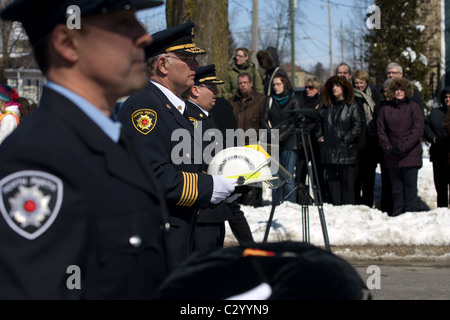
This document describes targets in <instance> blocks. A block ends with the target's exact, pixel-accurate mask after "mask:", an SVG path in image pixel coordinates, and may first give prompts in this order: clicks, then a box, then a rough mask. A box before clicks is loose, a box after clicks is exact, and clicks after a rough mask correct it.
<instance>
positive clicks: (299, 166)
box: [295, 78, 328, 204]
mask: <svg viewBox="0 0 450 320" xmlns="http://www.w3.org/2000/svg"><path fill="white" fill-rule="evenodd" d="M322 88H323V85H322V83H321V82H320V81H319V80H318V79H316V78H310V79H308V80H306V82H305V90H304V91H302V92H301V93H300V94H298V98H299V101H300V109H301V110H305V111H309V114H307V116H304V117H303V118H302V119H303V121H304V122H305V123H306V124H307V127H306V128H307V130H306V131H307V132H305V133H306V134H307V135H306V136H305V138H307V136H308V135H309V138H310V139H311V145H312V150H313V154H311V148H310V147H309V146H308V145H307V146H306V148H305V147H304V146H303V143H302V139H301V138H300V137H299V138H298V157H297V163H296V174H295V179H296V182H297V184H300V185H305V184H306V178H307V176H308V166H309V165H313V163H314V164H315V169H316V171H317V178H318V181H314V182H315V183H316V184H318V186H319V189H320V192H321V195H322V199H323V201H325V202H327V201H328V196H327V193H328V191H327V186H326V181H325V174H324V172H325V170H324V167H323V164H322V155H321V153H320V145H319V141H318V138H319V136H320V135H321V130H322V129H321V127H320V120H319V119H318V117H317V116H318V114H319V113H320V110H322V109H323V108H324V106H323V101H322ZM311 112H313V113H311ZM300 125H301V124H300ZM300 125H297V126H300ZM305 151H306V154H305ZM306 156H308V160H309V162H310V163H308V162H307V161H306ZM313 160H314V162H313ZM312 169H314V168H312ZM309 178H310V179H311V177H309ZM300 192H301V189H299V193H298V194H297V202H298V203H299V204H302V203H301V202H302V201H303V200H304V199H302V194H301V193H300Z"/></svg>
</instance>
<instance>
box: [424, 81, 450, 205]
mask: <svg viewBox="0 0 450 320" xmlns="http://www.w3.org/2000/svg"><path fill="white" fill-rule="evenodd" d="M440 100H441V105H440V106H439V107H438V108H434V109H433V110H431V112H430V114H429V115H428V117H426V118H425V128H424V137H425V139H426V140H427V141H428V142H430V143H431V146H430V161H431V162H432V163H433V179H434V186H435V188H436V193H437V206H438V207H443V208H447V207H448V205H449V193H448V191H449V184H450V164H449V163H448V153H449V151H450V136H448V135H447V134H446V133H445V131H444V120H445V115H446V113H447V110H448V109H449V108H450V88H445V89H444V90H442V91H441V94H440Z"/></svg>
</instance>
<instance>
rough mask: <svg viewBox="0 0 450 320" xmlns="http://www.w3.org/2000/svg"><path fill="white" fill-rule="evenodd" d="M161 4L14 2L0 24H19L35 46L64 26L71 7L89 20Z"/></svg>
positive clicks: (142, 0)
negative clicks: (4, 21) (98, 15)
mask: <svg viewBox="0 0 450 320" xmlns="http://www.w3.org/2000/svg"><path fill="white" fill-rule="evenodd" d="M163 3H164V2H163V1H150V0H68V1H61V0H44V1H37V0H15V1H13V2H12V3H11V4H10V5H9V6H7V7H6V8H5V9H3V10H2V11H1V13H0V16H1V17H2V19H3V20H10V21H19V22H21V23H22V26H23V28H24V29H25V31H26V32H27V35H28V38H29V40H30V42H31V44H36V43H37V42H38V41H39V40H40V39H42V38H44V37H45V36H46V35H48V34H49V33H50V32H51V31H52V30H53V28H54V27H55V26H56V25H58V24H60V23H66V21H67V18H68V14H67V11H68V8H69V7H70V6H78V7H79V9H80V13H81V16H88V15H93V14H100V13H107V12H114V11H119V10H131V9H137V10H141V9H147V8H151V7H155V6H159V5H161V4H163Z"/></svg>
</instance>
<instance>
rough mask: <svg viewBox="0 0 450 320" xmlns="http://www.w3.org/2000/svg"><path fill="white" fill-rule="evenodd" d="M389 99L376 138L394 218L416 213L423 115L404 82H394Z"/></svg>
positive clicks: (380, 117) (394, 80)
mask: <svg viewBox="0 0 450 320" xmlns="http://www.w3.org/2000/svg"><path fill="white" fill-rule="evenodd" d="M387 96H388V98H389V99H390V100H389V101H386V104H385V105H384V106H383V107H382V108H381V109H380V114H379V116H378V119H377V134H378V138H379V143H380V146H381V148H382V150H383V152H384V157H385V160H386V167H387V169H388V171H389V176H390V180H391V184H392V198H393V212H392V215H393V216H397V215H399V214H402V213H405V212H411V211H417V204H418V201H417V200H418V197H417V177H418V172H419V169H420V168H421V167H422V144H421V139H422V137H423V134H424V115H423V110H422V108H421V107H420V106H419V105H418V104H417V103H416V102H414V101H413V100H411V97H412V96H413V86H412V84H411V82H409V81H408V80H407V79H405V78H396V79H392V81H391V82H390V83H389V85H388V87H387Z"/></svg>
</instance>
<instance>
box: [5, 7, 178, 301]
mask: <svg viewBox="0 0 450 320" xmlns="http://www.w3.org/2000/svg"><path fill="white" fill-rule="evenodd" d="M50 4H51V3H50V2H48V1H44V2H36V1H31V0H16V1H13V2H12V4H10V5H9V6H7V7H6V8H5V9H4V10H3V11H2V12H1V16H2V18H3V19H4V20H8V21H9V20H11V21H19V22H22V26H23V27H24V29H25V31H26V32H27V35H28V38H29V40H30V42H31V45H32V46H33V50H34V53H35V56H36V58H37V61H38V62H39V66H40V68H41V70H42V72H43V73H44V75H45V76H46V79H47V80H48V82H47V83H46V86H45V87H44V90H43V92H42V98H41V100H40V103H39V107H38V108H36V109H35V110H34V111H33V112H32V113H31V114H30V115H28V116H27V121H24V122H23V123H21V124H20V126H19V127H18V128H17V129H16V130H15V131H14V132H13V133H12V134H11V135H10V136H9V137H8V138H6V140H5V141H4V142H3V144H2V145H1V147H0V185H1V188H0V189H1V190H2V192H1V197H0V211H1V216H0V283H1V285H0V299H2V300H5V299H8V300H9V299H13V300H24V299H31V300H74V299H80V300H81V299H82V300H86V299H101V300H103V299H121V300H123V299H150V298H151V297H152V294H153V291H154V290H155V289H156V288H157V287H158V286H159V285H160V284H161V282H162V281H163V280H164V279H165V277H166V276H167V274H168V271H169V266H168V262H167V252H166V240H165V237H166V233H167V229H168V228H167V225H168V212H167V207H166V205H165V201H164V197H163V195H162V190H161V189H160V187H159V184H158V183H157V182H156V179H155V177H154V175H153V174H152V173H151V172H150V168H149V167H148V166H147V163H146V162H145V161H144V160H143V159H142V158H141V157H140V155H139V154H138V153H136V145H135V144H134V142H133V141H132V139H130V137H127V136H126V134H125V133H124V132H123V131H121V125H120V123H119V122H117V121H115V119H114V106H115V102H116V100H117V99H119V98H120V97H122V96H126V95H129V94H132V93H134V92H136V91H137V90H140V89H141V88H142V87H144V85H145V81H144V79H143V78H142V71H143V69H144V64H143V63H142V62H138V61H143V58H144V47H145V46H147V45H149V44H150V43H151V38H150V35H149V34H148V33H147V32H146V31H145V29H144V28H143V27H142V25H141V24H140V23H139V21H137V20H136V18H135V12H134V10H133V9H134V6H133V5H131V6H130V5H129V4H127V6H125V3H124V2H121V1H108V2H107V3H106V2H95V3H93V2H92V1H73V0H71V1H59V2H58V4H59V5H58V6H54V5H50ZM121 4H122V6H120V5H121ZM158 4H161V2H160V1H147V2H146V7H151V6H155V5H158ZM69 5H78V6H79V7H80V9H81V12H82V19H83V32H80V31H79V30H70V29H68V28H67V26H66V23H65V17H66V8H67V7H68V6H69ZM130 9H131V10H130ZM141 9H142V7H141ZM103 11H106V12H107V13H102V12H103ZM30 12H31V13H32V14H29V13H30ZM56 17H62V20H58V19H51V18H56ZM118 24H120V26H121V33H117V32H116V31H115V30H116V26H117V25H118ZM93 44H95V45H93ZM130 52H133V56H134V58H133V59H130V58H131V57H130V56H129V55H130ZM75 57H76V58H75ZM124 57H127V58H124ZM111 66H113V67H111ZM86 70H89V72H88V73H86V72H85V71H86Z"/></svg>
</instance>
